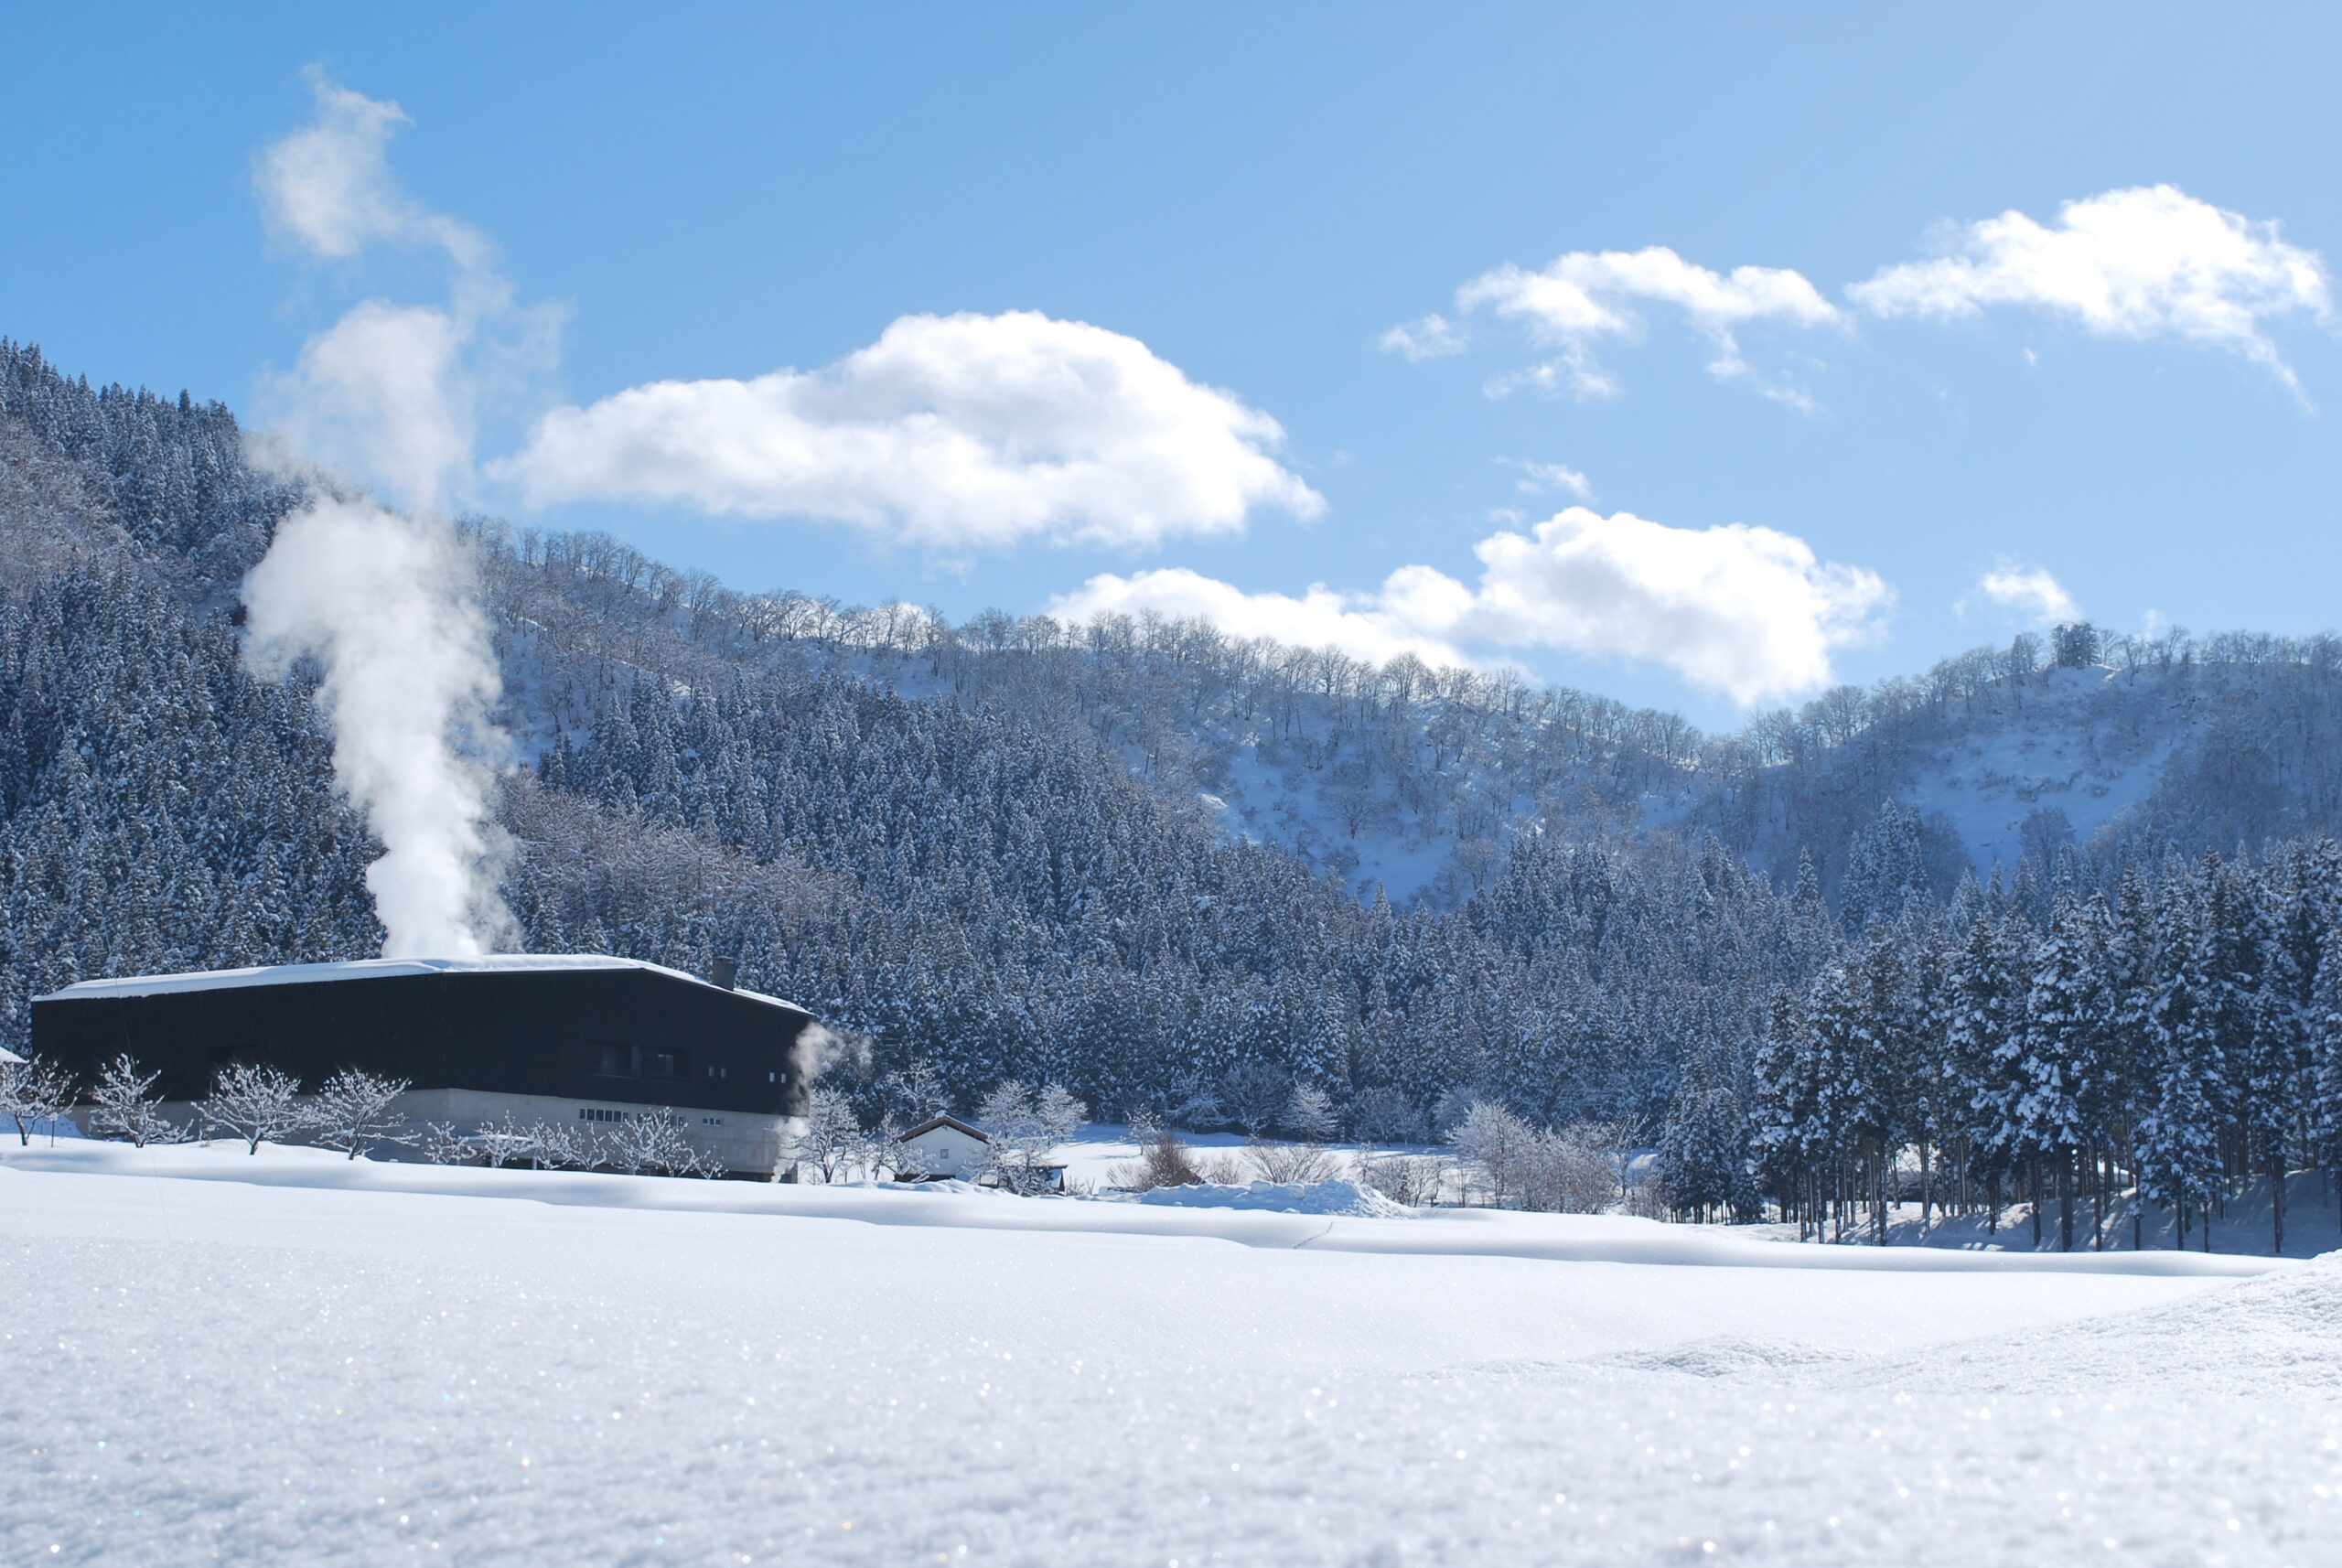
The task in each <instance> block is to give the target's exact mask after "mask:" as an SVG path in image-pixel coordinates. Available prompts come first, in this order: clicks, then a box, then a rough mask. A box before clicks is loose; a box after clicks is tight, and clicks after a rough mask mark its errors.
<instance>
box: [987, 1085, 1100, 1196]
mask: <svg viewBox="0 0 2342 1568" xmlns="http://www.w3.org/2000/svg"><path fill="white" fill-rule="evenodd" d="M1089 1114H1090V1107H1088V1106H1087V1105H1084V1104H1083V1103H1082V1102H1081V1101H1079V1100H1076V1099H1075V1098H1074V1097H1073V1096H1072V1095H1070V1094H1069V1093H1067V1092H1066V1090H1065V1089H1064V1088H1063V1087H1062V1086H1061V1085H1058V1084H1054V1083H1045V1084H1043V1085H1042V1086H1041V1089H1040V1091H1039V1092H1038V1093H1035V1092H1034V1091H1033V1090H1030V1089H1027V1088H1026V1086H1025V1085H1024V1084H1022V1083H1019V1082H1018V1081H1017V1080H1016V1079H1013V1078H1012V1079H1004V1081H1003V1082H1002V1083H1001V1084H1000V1085H999V1087H997V1088H996V1089H994V1090H993V1091H992V1092H991V1093H990V1094H988V1095H986V1096H985V1097H984V1102H983V1105H981V1106H979V1107H978V1108H977V1110H976V1125H977V1126H978V1127H980V1128H982V1129H983V1134H984V1136H985V1137H986V1138H987V1139H989V1140H990V1142H989V1143H987V1144H985V1145H984V1171H983V1176H984V1178H985V1179H988V1180H990V1181H992V1182H994V1184H996V1185H998V1186H999V1187H1004V1188H1005V1189H1006V1190H1008V1191H1010V1192H1014V1193H1016V1194H1018V1195H1019V1196H1020V1197H1029V1196H1031V1195H1032V1194H1034V1193H1037V1192H1042V1191H1046V1190H1047V1188H1048V1187H1049V1186H1050V1185H1051V1183H1052V1182H1054V1181H1055V1180H1056V1177H1057V1170H1056V1167H1054V1166H1052V1165H1049V1164H1048V1163H1047V1161H1048V1155H1049V1151H1050V1150H1052V1149H1054V1148H1056V1147H1057V1146H1058V1144H1062V1143H1064V1142H1065V1141H1066V1140H1067V1139H1068V1138H1069V1137H1071V1136H1072V1135H1073V1133H1074V1130H1075V1129H1076V1128H1078V1127H1080V1125H1081V1122H1082V1119H1083V1118H1084V1117H1086V1116H1088V1115H1089Z"/></svg>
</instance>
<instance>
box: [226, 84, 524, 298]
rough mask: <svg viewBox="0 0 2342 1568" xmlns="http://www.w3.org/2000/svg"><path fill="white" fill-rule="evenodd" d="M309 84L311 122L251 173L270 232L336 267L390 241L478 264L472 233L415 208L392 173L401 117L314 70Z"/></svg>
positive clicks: (481, 257)
mask: <svg viewBox="0 0 2342 1568" xmlns="http://www.w3.org/2000/svg"><path fill="white" fill-rule="evenodd" d="M308 79H309V88H310V91H312V92H314V93H315V94H316V95H317V121H316V123H315V124H310V125H307V126H305V127H303V128H302V129H301V130H298V131H295V132H294V133H293V134H291V135H289V136H286V137H285V139H284V140H283V141H280V142H277V143H274V145H271V146H269V147H268V149H267V150H266V151H264V152H263V153H262V154H261V157H260V164H259V166H258V167H257V168H256V169H255V170H254V171H253V174H252V185H253V188H255V189H256V190H257V191H258V192H259V194H260V199H261V209H262V210H263V213H265V215H266V216H267V219H268V223H269V227H270V228H271V229H273V230H274V231H276V232H277V233H279V234H281V235H284V236H285V237H286V238H288V239H290V240H292V241H294V242H295V243H297V244H299V245H301V246H302V247H303V248H305V249H306V250H309V251H312V252H316V253H317V254H318V255H320V256H326V257H331V258H334V259H338V260H347V259H349V258H350V257H352V256H355V255H357V254H358V253H359V252H360V251H362V250H364V249H365V248H366V247H367V246H368V245H370V244H374V243H376V242H393V243H406V244H416V243H420V244H432V245H437V246H439V247H441V248H442V249H444V250H446V252H447V253H448V255H449V256H451V257H452V258H454V260H455V261H456V262H457V264H458V265H461V266H465V267H475V266H480V265H483V264H485V263H486V260H487V252H488V244H487V242H486V240H485V239H484V238H483V237H482V236H481V235H480V233H479V231H478V230H476V229H473V228H472V227H471V226H470V225H468V224H466V223H462V222H458V221H457V220H455V219H453V218H449V217H447V216H446V215H445V214H442V213H437V212H433V211H431V210H430V209H427V208H425V207H424V206H422V205H421V204H419V203H417V202H416V201H414V199H412V198H410V197H409V196H408V195H407V194H406V192H405V191H404V190H403V189H401V188H400V186H399V182H398V177H396V176H395V175H393V174H392V173H391V166H390V160H389V156H388V155H389V152H390V145H391V138H392V136H393V135H395V134H397V133H398V128H399V127H400V126H401V125H404V124H409V121H408V119H407V116H406V112H405V111H404V110H403V109H401V108H400V107H399V106H398V105H397V104H395V103H392V102H383V101H379V100H376V99H371V98H369V97H367V96H366V95H365V94H363V93H361V92H353V91H350V90H349V88H346V87H342V86H339V85H338V84H337V83H335V82H333V81H328V80H327V78H326V76H325V74H324V73H323V72H322V71H320V70H317V68H316V67H315V66H312V67H310V68H309V70H308Z"/></svg>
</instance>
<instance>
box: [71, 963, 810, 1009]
mask: <svg viewBox="0 0 2342 1568" xmlns="http://www.w3.org/2000/svg"><path fill="white" fill-rule="evenodd" d="M576 969H639V970H648V971H649V972H651V973H652V974H662V975H665V976H666V977H667V978H668V979H670V980H683V981H689V982H690V983H692V984H693V985H704V986H707V987H708V989H710V990H712V991H720V990H723V989H725V988H724V987H722V986H719V985H716V984H715V983H714V982H712V981H707V980H703V979H701V978H700V977H699V976H698V975H696V974H687V973H685V972H683V971H682V970H680V969H669V968H668V967H667V966H666V965H664V964H659V963H645V962H643V961H641V960H640V959H631V958H611V957H609V956H608V955H607V954H604V953H585V952H574V953H484V954H480V955H478V956H476V957H471V958H361V959H351V960H349V961H345V962H342V963H279V964H268V965H263V966H261V967H258V968H253V969H207V970H196V971H193V972H188V973H186V974H130V975H124V976H122V977H121V978H119V979H114V980H84V981H81V982H79V983H75V984H72V985H69V986H67V987H65V989H64V990H62V991H53V992H50V993H48V995H47V996H37V997H35V998H33V1000H34V1001H36V1002H83V1001H91V1000H94V999H97V998H101V997H107V996H167V995H171V994H173V993H178V992H185V991H229V990H233V989H236V988H238V987H240V986H248V985H306V984H311V983H317V982H320V981H332V980H389V979H394V978H397V977H400V976H403V975H415V974H477V973H511V972H539V971H545V970H576ZM732 993H733V994H734V995H736V996H745V997H747V998H748V1000H750V1001H751V1002H762V1003H765V1004H768V1005H770V1006H774V1007H786V1008H788V1009H789V1010H790V1011H791V1012H793V1013H803V1012H806V1011H807V1009H805V1008H803V1007H800V1006H799V1005H798V1004H796V1003H794V1002H788V1001H784V1000H782V999H781V998H780V997H778V996H767V995H766V994H764V993H762V992H760V991H748V990H745V989H741V988H738V987H735V988H733V991H732Z"/></svg>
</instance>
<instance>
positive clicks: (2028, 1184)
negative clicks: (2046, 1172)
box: [2025, 1155, 2041, 1252]
mask: <svg viewBox="0 0 2342 1568" xmlns="http://www.w3.org/2000/svg"><path fill="white" fill-rule="evenodd" d="M2025 1197H2029V1198H2031V1199H2032V1200H2033V1202H2032V1206H2031V1207H2032V1209H2033V1250H2034V1251H2036V1252H2038V1251H2041V1156H2040V1155H2034V1156H2033V1158H2031V1159H2030V1160H2027V1161H2026V1162H2025Z"/></svg>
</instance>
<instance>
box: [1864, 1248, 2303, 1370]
mask: <svg viewBox="0 0 2342 1568" xmlns="http://www.w3.org/2000/svg"><path fill="white" fill-rule="evenodd" d="M1861 1380H1862V1381H1864V1382H1877V1381H1887V1382H1892V1383H1893V1384H1894V1385H1895V1386H1896V1387H1897V1388H1931V1389H1942V1390H1946V1391H1952V1390H1957V1391H1972V1392H1993V1393H2063V1392H2071V1391H2080V1390H2084V1389H2090V1388H2111V1387H2124V1386H2136V1385H2142V1384H2144V1385H2151V1386H2154V1387H2157V1388H2162V1389H2166V1390H2174V1389H2176V1390H2192V1391H2201V1392H2205V1393H2209V1394H2216V1395H2221V1396H2232V1397H2258V1396H2264V1395H2278V1394H2285V1395H2293V1396H2296V1397H2298V1396H2301V1395H2304V1394H2316V1395H2322V1396H2325V1397H2326V1398H2332V1397H2334V1396H2336V1395H2337V1394H2342V1252H2327V1253H2326V1254H2325V1255H2323V1256H2322V1257H2318V1258H2315V1259H2312V1260H2311V1261H2310V1262H2307V1263H2305V1264H2303V1265H2301V1266H2300V1267H2297V1268H2293V1269H2288V1270H2286V1271H2284V1272H2283V1273H2272V1274H2264V1275H2262V1276H2261V1277H2260V1278H2259V1279H2254V1280H2248V1281H2245V1282H2243V1283H2240V1284H2238V1285H2236V1286H2235V1287H2234V1288H2232V1289H2229V1290H2220V1291H2208V1292H2206V1293H2205V1294H2203V1295H2202V1296H2200V1297H2192V1298H2189V1299H2187V1300H2184V1301H2179V1302H2175V1303H2172V1304H2171V1305H2165V1306H2160V1307H2152V1308H2149V1309H2147V1310H2145V1311H2143V1312H2137V1313H2133V1314H2132V1315H2130V1316H2126V1317H2124V1318H2122V1320H2121V1324H2120V1328H2119V1331H2117V1332H2108V1326H2106V1325H2103V1324H2089V1325H2058V1326H2054V1327H2042V1328H2036V1329H2031V1330H2028V1331H2027V1332H2025V1333H2023V1334H2018V1335H2014V1336H2010V1337H2003V1338H1998V1339H1992V1340H1982V1339H1980V1340H1976V1341H1973V1342H1972V1343H1971V1344H1969V1345H1967V1346H1963V1347H1960V1348H1954V1349H1953V1350H1951V1351H1950V1352H1938V1353H1937V1354H1935V1355H1933V1356H1931V1357H1928V1358H1927V1359H1925V1360H1924V1361H1914V1360H1909V1359H1901V1358H1898V1359H1896V1360H1894V1361H1892V1362H1890V1363H1888V1364H1887V1365H1886V1367H1885V1369H1884V1370H1881V1371H1879V1372H1877V1373H1876V1374H1875V1375H1865V1376H1864V1377H1863V1378H1862V1379H1861Z"/></svg>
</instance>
